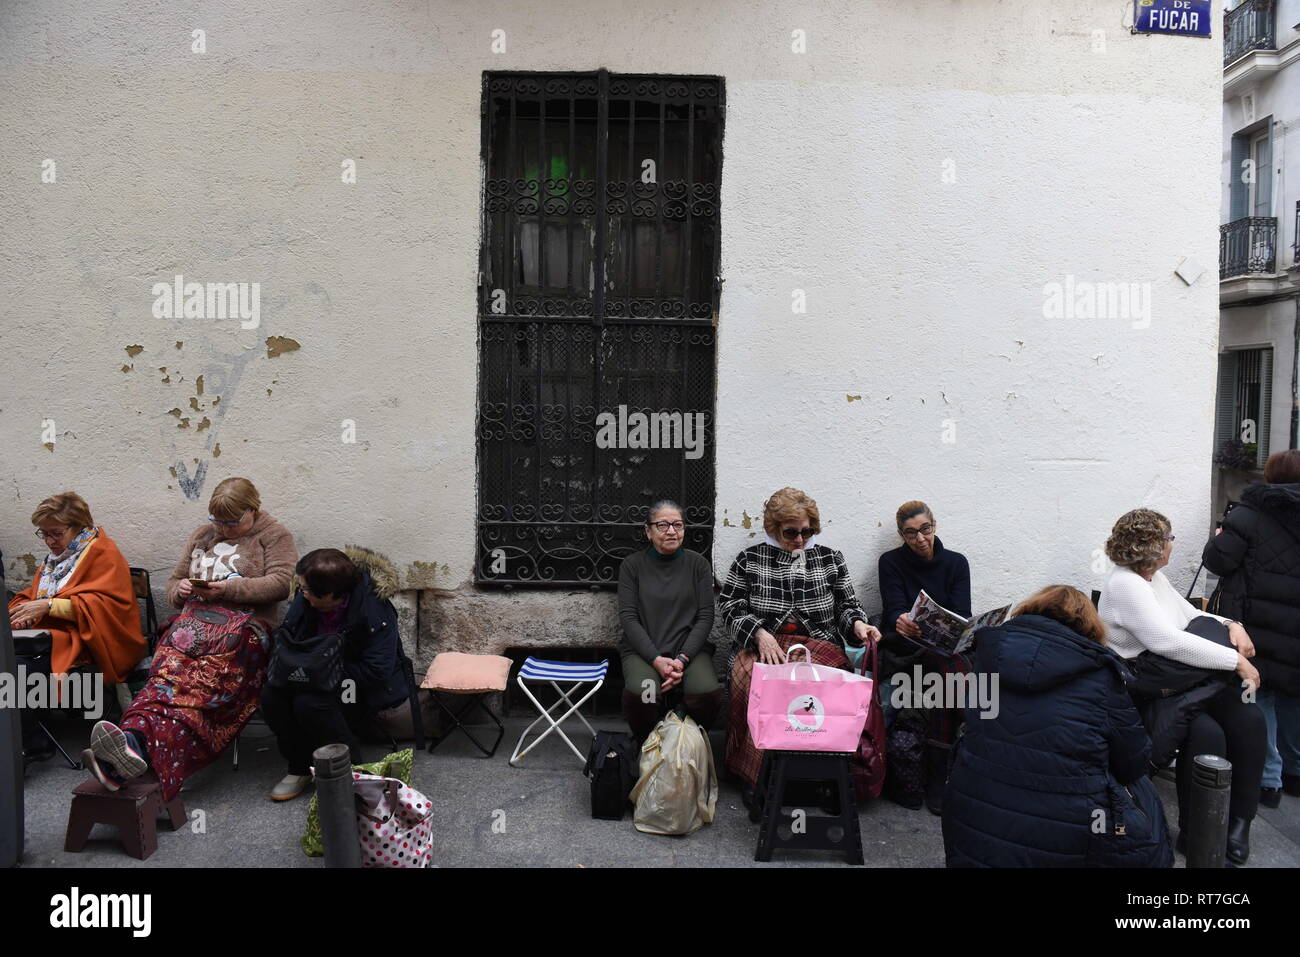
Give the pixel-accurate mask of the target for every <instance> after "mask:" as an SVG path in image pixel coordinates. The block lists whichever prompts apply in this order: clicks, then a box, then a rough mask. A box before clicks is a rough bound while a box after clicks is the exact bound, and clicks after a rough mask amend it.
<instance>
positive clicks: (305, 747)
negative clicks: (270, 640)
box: [262, 547, 411, 801]
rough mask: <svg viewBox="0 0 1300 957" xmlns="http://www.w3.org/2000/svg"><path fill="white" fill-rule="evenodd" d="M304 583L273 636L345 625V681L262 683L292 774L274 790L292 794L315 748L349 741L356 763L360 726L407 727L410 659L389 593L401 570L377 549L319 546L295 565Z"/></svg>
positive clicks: (306, 774) (305, 777)
mask: <svg viewBox="0 0 1300 957" xmlns="http://www.w3.org/2000/svg"><path fill="white" fill-rule="evenodd" d="M294 571H295V573H296V574H297V576H298V582H299V589H298V593H297V595H295V596H294V599H293V602H292V603H291V604H290V606H289V610H288V611H287V612H286V613H285V616H284V622H283V624H281V626H280V627H279V628H277V629H276V632H275V640H276V641H277V642H278V641H281V640H284V639H285V638H286V637H292V638H296V639H298V640H300V641H301V640H303V639H308V638H312V637H315V636H317V635H324V634H332V633H337V632H341V633H342V635H343V647H342V672H343V683H342V686H341V687H340V688H338V689H335V690H333V691H323V690H319V689H314V688H306V687H295V686H294V684H293V683H292V681H288V682H286V681H279V682H278V683H277V684H273V683H272V681H273V679H276V678H277V677H278V676H277V675H276V674H275V672H276V671H277V669H276V668H275V667H272V669H271V674H269V675H268V680H267V683H266V685H265V687H264V688H263V690H262V713H263V714H264V715H265V716H266V722H267V724H268V725H270V727H271V730H272V731H274V732H275V734H276V738H277V741H278V744H279V746H280V754H281V755H283V756H284V759H285V761H286V762H288V765H289V771H288V774H286V775H285V777H284V778H283V779H282V780H281V781H280V783H279V784H277V785H276V786H275V788H274V789H273V790H272V791H271V799H272V800H274V801H288V800H290V799H292V798H295V797H297V796H298V795H299V794H301V793H302V792H303V789H304V788H306V786H307V784H308V783H309V782H310V781H311V773H310V765H311V756H312V752H313V751H315V750H316V749H317V748H319V747H321V746H322V745H325V744H334V743H339V744H346V745H348V746H349V747H350V748H351V749H352V759H353V763H354V764H355V763H357V761H358V758H359V754H358V751H357V742H356V736H355V732H356V731H357V730H358V729H361V730H364V729H366V728H367V726H370V725H373V724H375V723H378V724H379V725H380V726H382V727H384V728H385V729H386V730H388V732H389V733H390V734H392V735H393V736H394V737H407V736H409V734H410V724H411V718H410V716H409V704H408V702H409V700H410V693H411V688H410V683H409V669H410V664H409V660H408V659H407V657H406V655H405V653H404V652H403V651H402V643H401V637H400V635H399V633H398V628H397V611H396V609H394V608H393V603H392V602H391V601H389V597H390V596H391V595H393V594H394V593H395V592H396V590H397V589H396V585H397V573H396V570H395V569H394V568H393V566H392V564H391V563H390V562H389V561H388V560H387V559H386V558H384V557H383V556H382V555H379V554H377V553H375V552H371V551H368V550H366V549H364V548H356V547H349V548H348V549H347V551H346V554H345V553H344V552H341V551H338V550H337V549H333V548H318V549H316V550H315V551H313V552H309V553H308V554H306V555H304V556H303V557H302V559H301V560H300V561H299V562H298V566H297V568H295V569H294Z"/></svg>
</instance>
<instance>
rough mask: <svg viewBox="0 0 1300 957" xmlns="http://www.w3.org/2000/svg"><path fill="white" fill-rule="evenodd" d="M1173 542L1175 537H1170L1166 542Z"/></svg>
mask: <svg viewBox="0 0 1300 957" xmlns="http://www.w3.org/2000/svg"><path fill="white" fill-rule="evenodd" d="M1173 540H1174V536H1172V535H1170V536H1169V537H1168V538H1166V539H1165V541H1167V542H1172V541H1173Z"/></svg>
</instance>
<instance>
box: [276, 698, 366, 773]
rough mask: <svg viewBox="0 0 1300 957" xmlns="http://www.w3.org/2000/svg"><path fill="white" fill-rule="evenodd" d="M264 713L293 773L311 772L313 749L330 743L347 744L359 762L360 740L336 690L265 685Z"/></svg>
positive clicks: (353, 757)
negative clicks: (350, 723)
mask: <svg viewBox="0 0 1300 957" xmlns="http://www.w3.org/2000/svg"><path fill="white" fill-rule="evenodd" d="M262 715H263V716H264V717H265V718H266V723H267V724H268V725H269V726H270V728H271V730H272V731H274V732H275V736H276V743H277V744H279V746H280V754H281V755H283V756H284V759H285V761H287V762H288V764H289V773H290V774H310V773H311V772H310V770H309V769H310V768H311V763H312V758H311V756H312V752H313V751H315V750H316V749H317V748H319V747H323V746H324V745H327V744H346V745H347V746H348V748H349V749H350V750H351V752H352V763H353V764H357V763H359V758H360V752H359V751H358V748H357V740H356V737H355V736H354V735H353V733H352V729H351V728H350V727H349V726H348V722H347V718H346V716H345V715H344V711H343V701H342V699H341V698H340V697H339V693H338V692H337V691H314V690H310V689H299V688H274V687H272V686H271V685H265V686H264V687H263V688H262Z"/></svg>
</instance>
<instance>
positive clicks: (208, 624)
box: [82, 478, 298, 801]
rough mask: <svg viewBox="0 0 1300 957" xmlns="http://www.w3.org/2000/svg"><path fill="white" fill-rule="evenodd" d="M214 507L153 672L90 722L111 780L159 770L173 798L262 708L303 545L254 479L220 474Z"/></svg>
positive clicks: (176, 587)
mask: <svg viewBox="0 0 1300 957" xmlns="http://www.w3.org/2000/svg"><path fill="white" fill-rule="evenodd" d="M208 511H209V513H210V519H209V522H208V524H205V525H201V526H199V528H198V529H197V530H195V532H194V533H193V534H192V535H191V536H190V540H189V542H188V543H187V544H186V546H185V552H184V554H183V555H182V556H181V559H180V561H179V562H178V563H177V564H176V568H175V570H174V571H173V572H172V575H171V578H170V580H168V582H167V599H168V601H169V602H171V604H172V605H174V606H176V607H178V608H182V611H181V614H180V615H178V616H177V617H176V618H175V619H173V621H172V622H171V623H170V624H169V627H168V628H167V631H166V633H165V634H164V635H163V637H162V639H161V640H160V642H159V644H158V648H157V650H156V651H155V652H154V657H153V667H152V669H151V671H150V674H149V681H148V682H147V683H146V684H145V686H144V689H143V690H142V691H141V692H140V693H139V694H138V695H136V697H135V700H133V701H132V702H131V706H130V707H129V708H127V709H126V712H125V713H124V714H123V716H122V720H121V724H120V725H118V724H113V723H112V722H111V721H100V722H99V723H98V724H96V725H95V726H94V727H93V728H92V729H91V733H90V748H89V749H88V750H86V751H84V752H83V753H82V758H83V760H84V761H85V763H86V766H87V767H88V768H89V769H90V771H91V773H92V774H93V775H94V776H95V777H96V778H97V779H98V780H99V782H100V783H101V784H102V785H104V787H105V788H107V789H109V790H116V789H117V788H119V787H121V786H122V784H123V783H125V782H126V781H128V780H130V779H131V778H135V777H138V776H139V775H141V774H143V773H144V772H145V771H147V770H153V772H154V773H155V774H156V775H157V778H158V783H159V785H160V790H161V792H162V796H163V800H164V801H166V800H170V799H171V798H172V797H174V796H175V795H176V794H177V793H179V792H180V789H181V785H182V784H183V783H184V781H185V779H186V778H187V777H189V776H190V775H191V774H193V773H195V772H196V771H198V770H200V769H202V768H204V767H206V766H207V765H208V764H211V763H212V761H213V760H215V759H216V757H217V756H218V755H219V754H221V752H222V751H224V750H225V749H226V747H227V746H228V745H229V744H230V742H231V741H233V740H234V739H235V738H236V737H237V736H238V735H239V732H240V730H241V729H242V728H243V726H244V725H245V724H246V723H247V722H248V719H249V718H250V717H252V715H253V712H254V711H256V710H257V704H258V700H259V697H260V694H261V691H262V683H263V681H264V679H265V677H266V665H267V660H268V658H269V654H270V640H269V635H270V630H271V627H272V625H273V624H274V623H275V619H276V617H277V611H278V609H279V605H280V603H281V602H282V601H283V600H284V599H285V598H287V597H288V596H289V585H290V581H291V579H292V577H293V569H294V565H295V564H296V563H297V561H298V550H297V548H296V547H295V546H294V542H293V536H292V535H291V534H289V530H288V529H286V528H285V527H284V526H283V525H281V524H280V523H279V522H277V521H276V520H275V519H274V518H272V517H271V516H270V515H269V514H267V513H266V512H264V511H262V500H261V496H260V495H259V494H258V491H257V489H256V488H255V487H254V486H253V483H252V482H250V481H249V480H248V479H244V478H229V479H226V480H225V481H223V482H221V483H220V484H218V485H217V487H216V488H215V489H213V491H212V497H211V499H210V500H209V502H208Z"/></svg>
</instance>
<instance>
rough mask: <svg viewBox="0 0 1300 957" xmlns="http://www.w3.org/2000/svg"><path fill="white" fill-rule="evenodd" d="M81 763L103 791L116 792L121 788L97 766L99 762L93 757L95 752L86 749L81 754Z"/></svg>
mask: <svg viewBox="0 0 1300 957" xmlns="http://www.w3.org/2000/svg"><path fill="white" fill-rule="evenodd" d="M81 763H82V764H83V765H85V767H86V770H87V771H89V772H90V773H91V775H92V776H93V777H94V779H95V780H96V781H98V782H99V783H100V784H101V785H102V786H103V788H104V790H105V791H116V790H119V789H120V788H121V787H122V785H120V784H118V783H117V782H116V781H114V780H113V779H112V778H110V777H109V776H108V775H107V774H105V773H104V769H103V768H101V767H100V766H99V761H98V760H97V759H96V757H95V752H94V751H92V750H90V748H86V750H84V751H82V752H81Z"/></svg>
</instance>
